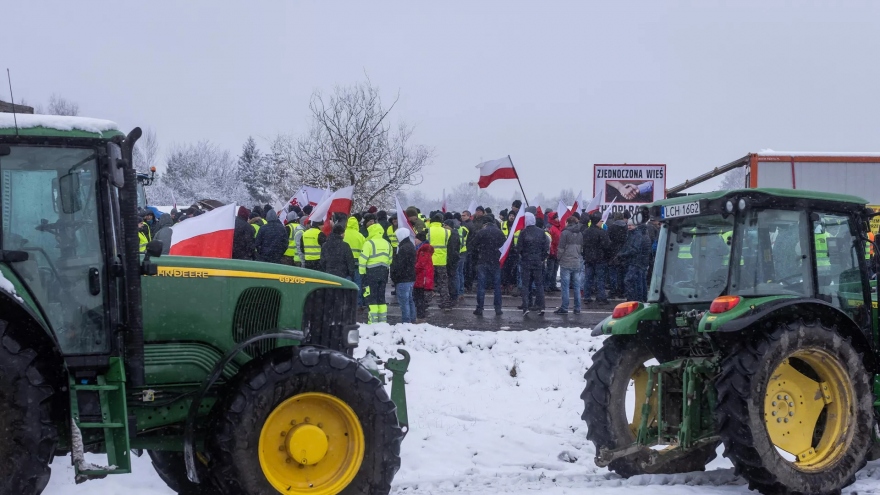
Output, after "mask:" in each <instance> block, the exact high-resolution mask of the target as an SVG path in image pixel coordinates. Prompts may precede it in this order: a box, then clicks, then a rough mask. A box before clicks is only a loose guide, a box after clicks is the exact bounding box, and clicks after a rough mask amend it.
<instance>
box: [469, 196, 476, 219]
mask: <svg viewBox="0 0 880 495" xmlns="http://www.w3.org/2000/svg"><path fill="white" fill-rule="evenodd" d="M476 209H477V198H474V199H472V200H471V204H469V205H468V209H467V211H468V213H470V214H471V216H473V215H474V212H475V211H476Z"/></svg>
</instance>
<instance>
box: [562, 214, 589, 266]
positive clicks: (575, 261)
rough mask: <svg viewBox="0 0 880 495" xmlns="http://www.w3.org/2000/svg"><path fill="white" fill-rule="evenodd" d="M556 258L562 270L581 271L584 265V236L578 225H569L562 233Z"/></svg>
mask: <svg viewBox="0 0 880 495" xmlns="http://www.w3.org/2000/svg"><path fill="white" fill-rule="evenodd" d="M556 257H557V259H559V266H560V267H562V268H567V269H569V270H580V269H581V267H582V266H583V265H584V235H583V234H581V229H580V227H579V226H578V225H577V224H571V225H568V226H566V227H565V230H563V231H562V234H561V235H560V236H559V251H558V253H557V256H556Z"/></svg>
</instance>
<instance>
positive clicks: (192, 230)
mask: <svg viewBox="0 0 880 495" xmlns="http://www.w3.org/2000/svg"><path fill="white" fill-rule="evenodd" d="M237 211H238V207H237V206H236V205H234V204H231V205H226V206H221V207H220V208H215V209H213V210H211V211H209V212H207V213H203V214H201V215H199V216H197V217H194V218H189V219H187V220H185V221H183V222H180V223H178V224H175V225H174V227H173V228H172V229H171V249H170V250H169V251H168V254H171V255H175V256H202V257H205V258H231V257H232V236H233V233H234V232H235V213H236V212H237Z"/></svg>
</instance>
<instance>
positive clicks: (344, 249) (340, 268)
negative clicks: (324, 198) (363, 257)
mask: <svg viewBox="0 0 880 495" xmlns="http://www.w3.org/2000/svg"><path fill="white" fill-rule="evenodd" d="M344 236H345V224H344V223H341V222H340V223H337V224H335V225H333V232H331V233H330V237H328V238H327V240H326V241H325V242H324V244H322V245H321V260H320V263H321V271H322V272H325V273H329V274H330V275H336V276H337V277H342V278H347V279H349V280H354V271H355V270H356V269H357V267H356V266H355V263H354V255H353V254H352V252H351V247H350V246H349V245H348V244H346V243H345V241H344V240H343V237H344Z"/></svg>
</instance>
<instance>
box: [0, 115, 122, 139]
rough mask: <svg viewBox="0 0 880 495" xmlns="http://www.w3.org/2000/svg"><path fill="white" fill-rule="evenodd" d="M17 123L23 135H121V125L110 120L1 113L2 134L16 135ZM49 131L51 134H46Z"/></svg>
mask: <svg viewBox="0 0 880 495" xmlns="http://www.w3.org/2000/svg"><path fill="white" fill-rule="evenodd" d="M16 121H17V122H18V129H19V133H20V134H21V135H31V136H33V135H42V136H45V135H52V134H59V133H58V132H52V131H62V132H63V133H65V134H66V133H73V134H75V135H74V136H72V137H110V136H112V135H115V134H119V125H117V124H116V122H111V121H109V120H103V119H92V118H88V117H66V116H61V115H32V114H15V115H14V116H13V114H11V113H0V134H6V135H8V134H14V133H15V126H16ZM47 130H48V131H50V132H46V131H47ZM83 133H86V134H83ZM105 134H109V135H105ZM90 135H97V136H90Z"/></svg>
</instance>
